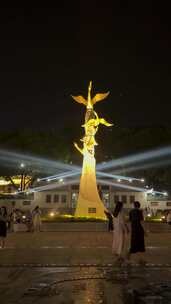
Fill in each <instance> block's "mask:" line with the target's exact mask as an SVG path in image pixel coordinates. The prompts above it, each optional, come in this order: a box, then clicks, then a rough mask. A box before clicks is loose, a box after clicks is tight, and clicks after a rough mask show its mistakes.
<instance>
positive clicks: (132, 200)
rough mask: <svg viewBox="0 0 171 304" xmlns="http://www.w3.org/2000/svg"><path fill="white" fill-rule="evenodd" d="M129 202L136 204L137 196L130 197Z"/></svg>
mask: <svg viewBox="0 0 171 304" xmlns="http://www.w3.org/2000/svg"><path fill="white" fill-rule="evenodd" d="M129 202H130V204H133V203H134V202H135V195H130V197H129Z"/></svg>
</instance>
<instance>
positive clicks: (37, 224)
mask: <svg viewBox="0 0 171 304" xmlns="http://www.w3.org/2000/svg"><path fill="white" fill-rule="evenodd" d="M32 220H33V229H34V231H39V232H40V230H41V224H42V221H41V210H40V208H39V206H36V207H35V209H34V210H33V212H32Z"/></svg>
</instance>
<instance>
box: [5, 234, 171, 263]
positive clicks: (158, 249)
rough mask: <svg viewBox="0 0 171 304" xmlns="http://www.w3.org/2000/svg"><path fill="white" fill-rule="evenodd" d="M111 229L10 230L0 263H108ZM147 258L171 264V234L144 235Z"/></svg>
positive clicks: (149, 260)
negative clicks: (32, 231)
mask: <svg viewBox="0 0 171 304" xmlns="http://www.w3.org/2000/svg"><path fill="white" fill-rule="evenodd" d="M111 246H112V233H110V232H88V233H87V232H40V233H28V232H27V233H24V232H23V233H22V232H21V233H11V234H9V235H8V238H7V243H6V248H4V249H0V265H7V264H14V265H15V264H17V265H18V264H20V263H21V264H22V263H23V264H27V263H28V264H37V263H38V264H42V265H44V264H49V263H52V264H55V265H59V266H60V265H75V264H77V265H79V264H98V265H100V264H101V265H102V264H111V263H113V256H112V252H111ZM146 247H147V250H146V260H147V263H151V264H168V263H171V260H170V256H171V233H151V234H149V236H148V237H147V238H146Z"/></svg>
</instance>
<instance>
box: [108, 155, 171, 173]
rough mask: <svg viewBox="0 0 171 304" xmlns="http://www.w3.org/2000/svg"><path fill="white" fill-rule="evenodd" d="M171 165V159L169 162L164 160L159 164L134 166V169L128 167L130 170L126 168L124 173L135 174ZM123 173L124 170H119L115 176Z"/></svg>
mask: <svg viewBox="0 0 171 304" xmlns="http://www.w3.org/2000/svg"><path fill="white" fill-rule="evenodd" d="M170 164H171V159H168V160H163V161H159V162H152V163H149V164H143V165H140V166H138V165H137V166H133V167H128V168H124V172H125V173H126V172H134V171H137V170H143V169H150V168H160V167H164V166H167V165H170ZM121 172H123V170H117V171H114V172H113V174H120V173H121Z"/></svg>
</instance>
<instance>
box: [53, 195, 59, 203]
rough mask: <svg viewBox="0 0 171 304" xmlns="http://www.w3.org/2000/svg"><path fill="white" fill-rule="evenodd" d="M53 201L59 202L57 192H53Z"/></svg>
mask: <svg viewBox="0 0 171 304" xmlns="http://www.w3.org/2000/svg"><path fill="white" fill-rule="evenodd" d="M53 202H54V203H59V195H58V194H55V195H54V197H53Z"/></svg>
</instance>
